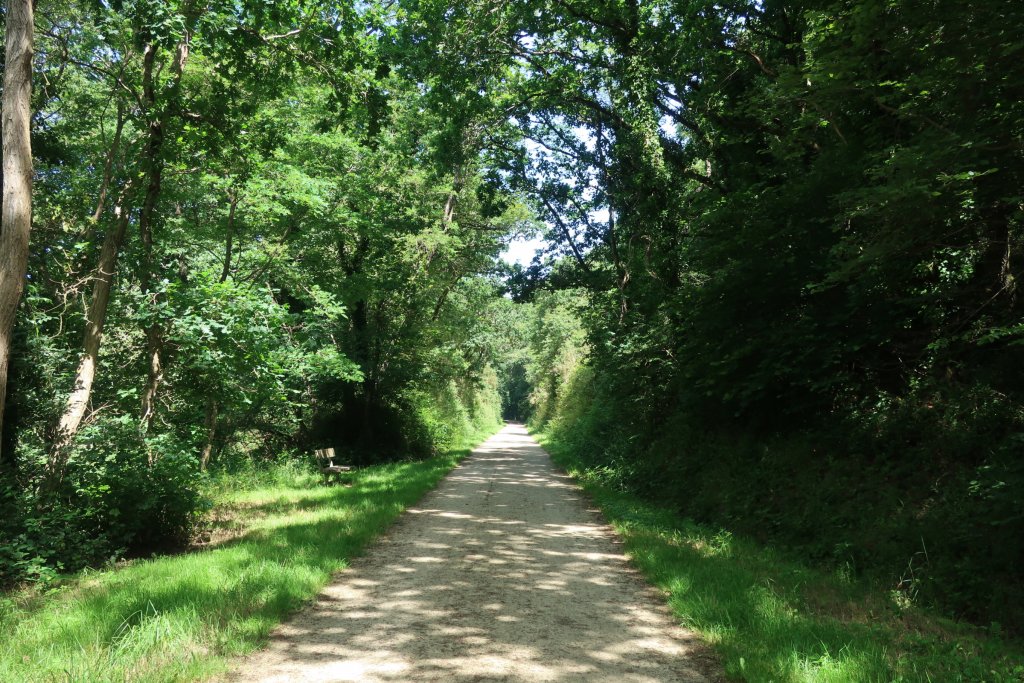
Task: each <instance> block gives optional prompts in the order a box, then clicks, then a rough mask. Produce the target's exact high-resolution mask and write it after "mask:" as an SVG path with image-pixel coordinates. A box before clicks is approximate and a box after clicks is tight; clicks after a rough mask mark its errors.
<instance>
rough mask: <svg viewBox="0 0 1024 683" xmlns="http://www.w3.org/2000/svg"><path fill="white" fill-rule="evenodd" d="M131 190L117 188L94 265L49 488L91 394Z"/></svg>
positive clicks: (52, 454) (58, 477)
mask: <svg viewBox="0 0 1024 683" xmlns="http://www.w3.org/2000/svg"><path fill="white" fill-rule="evenodd" d="M130 191H131V181H128V182H127V183H126V184H125V186H124V188H123V189H122V190H121V197H120V198H119V200H118V205H117V206H115V207H114V221H115V222H114V226H113V228H112V229H111V230H109V231H108V232H107V235H106V237H105V238H104V239H103V248H102V250H101V251H100V260H99V264H98V265H97V266H96V275H95V276H94V278H93V279H94V281H95V284H94V285H93V290H92V301H91V302H90V304H89V310H88V311H87V312H86V323H85V337H84V339H83V341H82V358H81V360H80V361H79V363H78V369H77V370H76V372H75V383H74V385H73V388H72V390H71V394H70V395H69V396H68V400H67V402H66V403H65V404H64V413H63V414H62V415H61V418H60V422H59V423H58V424H57V434H56V436H55V438H54V441H53V448H51V450H50V457H49V461H48V462H47V468H46V470H47V471H46V478H47V485H48V486H49V487H50V488H51V489H52V488H55V487H56V486H57V485H58V484H60V482H61V480H62V479H63V478H64V470H65V468H66V466H67V460H68V455H69V451H70V448H71V443H72V441H74V438H75V434H77V433H78V428H79V427H80V426H81V424H82V418H83V417H85V411H86V408H87V407H88V405H89V399H90V397H91V396H92V385H93V381H94V380H95V379H96V366H97V364H98V361H99V355H100V343H101V342H102V340H103V326H104V324H105V323H106V319H107V306H108V304H109V303H110V288H111V283H112V282H113V279H114V271H115V270H116V269H117V257H118V255H119V254H120V252H121V244H122V243H123V242H124V236H125V232H127V230H128V218H129V213H130V212H129V211H128V210H127V208H126V207H125V202H126V201H127V199H128V196H129V194H130Z"/></svg>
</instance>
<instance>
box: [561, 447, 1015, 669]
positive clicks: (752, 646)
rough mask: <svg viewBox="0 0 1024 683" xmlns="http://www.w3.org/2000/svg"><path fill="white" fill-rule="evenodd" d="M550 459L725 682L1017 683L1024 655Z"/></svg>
mask: <svg viewBox="0 0 1024 683" xmlns="http://www.w3.org/2000/svg"><path fill="white" fill-rule="evenodd" d="M542 442H543V444H544V446H545V447H546V448H547V449H548V450H549V451H550V452H551V453H552V455H553V457H554V459H555V461H556V462H557V463H558V464H559V465H560V466H562V467H563V468H565V469H566V470H567V471H568V472H569V473H570V474H571V475H572V476H573V477H574V478H575V479H576V480H577V481H579V482H580V483H581V484H582V485H583V487H584V489H585V490H586V491H587V493H588V494H589V495H590V496H591V497H592V499H593V500H594V501H595V502H596V503H597V504H598V506H599V507H600V508H601V510H602V511H603V512H604V514H605V516H606V517H607V519H608V520H609V521H610V522H611V523H612V524H613V525H614V526H615V528H616V529H617V530H618V532H619V533H620V534H621V535H622V537H623V539H624V541H625V546H626V551H627V553H628V554H629V556H630V557H631V558H632V561H633V562H634V563H635V565H636V566H637V567H638V568H639V569H640V570H641V571H642V572H643V573H644V574H645V575H646V576H647V578H648V579H649V580H650V581H651V582H652V583H653V584H654V585H656V586H657V587H658V588H660V589H662V590H663V591H665V594H666V596H667V600H668V602H669V605H670V606H671V608H672V610H673V612H674V613H675V615H676V617H677V618H678V619H679V620H680V622H681V623H683V624H684V625H685V626H687V627H689V628H692V629H694V630H695V631H697V632H698V633H700V634H701V635H702V636H703V637H704V638H705V639H706V640H707V641H709V642H710V643H711V644H712V645H713V646H714V647H715V648H716V649H717V651H718V652H719V653H720V655H721V658H722V662H723V666H724V668H725V672H726V674H727V676H728V677H729V678H731V679H733V680H742V681H750V682H752V683H759V682H762V681H765V682H767V681H773V682H775V683H784V682H785V683H789V682H792V683H796V682H803V681H815V682H821V683H840V682H841V683H854V682H857V683H861V682H863V683H868V682H875V681H878V682H882V681H892V682H899V683H912V682H913V683H916V682H921V683H968V682H970V683H981V682H988V683H1007V682H1010V681H1024V647H1022V646H1021V645H1020V643H1017V642H1014V641H1009V640H1006V639H1004V638H1003V637H1001V636H1000V635H999V634H997V633H993V632H990V631H985V630H983V629H979V628H977V627H973V626H970V625H967V624H964V623H959V622H954V621H951V620H948V619H944V618H942V617H939V616H936V615H934V614H931V613H929V612H928V611H926V610H923V609H920V608H918V607H916V606H914V605H912V604H907V603H906V602H905V601H901V600H900V599H899V597H900V596H899V595H889V594H885V593H881V592H879V591H877V590H874V589H873V587H872V586H870V585H868V584H867V583H865V582H863V581H861V580H858V579H856V578H855V577H854V576H853V573H852V572H851V571H849V570H843V569H840V570H837V571H833V572H827V571H824V570H822V569H816V568H811V567H809V566H808V565H806V564H804V563H801V562H799V561H797V560H796V559H795V558H793V557H788V556H786V555H785V554H783V553H781V552H778V551H776V550H773V549H772V548H770V547H767V546H765V545H763V544H760V543H757V542H755V541H753V540H750V539H748V538H744V537H741V536H737V535H734V534H732V533H731V532H730V531H729V530H727V529H725V528H722V527H717V526H712V525H702V524H697V523H695V522H693V521H691V520H688V519H685V518H683V517H681V516H679V515H678V514H677V513H675V512H674V511H673V510H670V509H667V508H663V507H659V506H658V505H655V504H652V503H650V502H647V501H645V500H643V499H642V498H640V497H639V496H637V495H635V494H633V493H629V492H626V491H623V490H622V489H621V487H620V486H617V485H616V484H617V481H616V476H617V475H616V473H615V472H614V471H612V470H609V469H608V468H601V467H588V466H586V465H585V464H584V463H583V462H582V461H581V460H580V459H579V458H578V457H577V456H576V454H575V453H574V451H573V450H572V449H571V448H570V447H569V446H568V445H567V444H565V443H564V442H560V441H558V440H557V439H552V438H551V437H550V434H548V435H545V436H544V437H542Z"/></svg>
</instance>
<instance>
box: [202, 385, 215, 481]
mask: <svg viewBox="0 0 1024 683" xmlns="http://www.w3.org/2000/svg"><path fill="white" fill-rule="evenodd" d="M205 426H206V441H205V442H204V443H203V452H202V453H201V454H200V456H199V469H201V470H202V471H203V472H205V471H206V468H207V467H208V466H209V464H210V456H211V455H212V454H213V439H214V437H215V436H216V435H217V401H216V400H215V399H212V398H211V399H209V400H208V401H207V402H206V420H205Z"/></svg>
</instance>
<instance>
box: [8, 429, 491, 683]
mask: <svg viewBox="0 0 1024 683" xmlns="http://www.w3.org/2000/svg"><path fill="white" fill-rule="evenodd" d="M479 436H480V437H481V438H482V437H483V436H485V435H484V434H481V435H479ZM468 452H469V449H468V448H467V449H463V450H460V451H454V452H451V453H448V454H446V455H442V456H438V457H435V458H431V459H430V460H425V461H419V462H406V463H395V464H389V465H381V466H375V467H368V468H366V469H363V470H360V471H359V472H357V473H356V474H355V475H354V477H353V485H352V486H351V487H340V486H335V487H331V488H325V487H322V486H321V487H317V486H310V485H305V486H296V485H295V482H294V481H287V479H288V478H285V479H286V481H285V482H284V483H282V482H281V481H278V482H277V483H274V484H272V485H270V486H268V487H265V488H258V489H255V490H248V491H222V492H221V499H220V501H219V506H218V507H220V508H221V509H222V510H228V511H230V514H229V515H227V517H228V518H230V520H231V521H232V523H233V525H234V526H236V527H238V526H241V527H242V528H236V529H235V530H234V533H233V534H232V535H234V536H235V538H233V539H231V540H229V541H226V542H224V543H222V544H219V545H216V546H215V547H213V548H211V549H208V550H203V551H199V552H191V553H186V554H181V555H176V556H170V557H159V558H155V559H150V560H144V561H135V562H132V563H130V564H128V565H127V566H124V567H120V568H117V569H114V570H107V571H93V572H86V573H83V574H80V575H78V576H75V577H72V578H70V579H68V580H67V581H65V582H64V583H63V584H62V585H61V586H59V587H57V588H52V589H50V590H49V591H46V592H39V591H34V592H23V593H20V594H15V595H9V596H7V597H4V598H0V681H19V682H20V681H51V680H53V681H74V682H75V683H79V682H85V681H88V682H93V681H96V682H106V681H128V680H130V681H184V680H197V679H199V680H201V679H207V678H210V677H213V676H215V675H217V674H219V673H222V672H223V671H225V670H226V668H227V666H228V663H229V658H230V657H232V656H235V655H239V654H243V653H246V652H250V651H252V650H254V649H256V648H257V647H259V645H260V644H262V643H263V642H265V639H266V637H267V635H268V633H269V632H270V630H271V629H272V628H273V627H274V626H275V625H276V624H278V623H280V622H281V621H282V619H284V618H285V617H286V616H288V615H289V614H291V613H293V612H294V611H295V610H297V609H299V608H300V607H302V606H303V605H304V604H306V603H307V602H308V601H309V600H311V599H312V598H313V597H314V596H316V594H317V593H318V592H319V591H320V589H321V588H323V586H324V585H326V584H327V582H328V581H329V580H330V577H331V575H332V574H333V573H334V572H336V571H338V570H340V569H343V568H344V567H345V566H346V564H347V562H348V560H350V559H351V558H352V557H354V556H356V555H358V554H359V553H360V552H361V551H362V550H363V549H364V548H365V547H366V546H367V544H368V543H369V542H370V541H372V540H373V539H374V538H375V537H376V536H378V535H379V534H380V533H381V532H382V531H384V530H385V529H386V528H387V527H388V526H389V525H390V524H391V522H393V521H394V520H395V518H396V517H398V515H399V514H400V513H401V512H402V511H403V510H404V509H405V508H406V507H407V506H409V505H410V504H412V503H414V502H416V501H417V500H419V498H420V497H422V496H423V495H424V494H425V493H426V492H427V491H429V490H430V489H431V488H433V487H434V486H435V485H436V484H437V482H438V481H439V480H440V479H441V477H443V476H444V475H445V474H446V473H447V472H448V471H449V470H450V469H451V468H452V467H454V466H455V465H456V464H457V463H458V461H459V460H460V459H461V458H462V457H463V456H464V455H466V454H467V453H468ZM300 483H301V482H300Z"/></svg>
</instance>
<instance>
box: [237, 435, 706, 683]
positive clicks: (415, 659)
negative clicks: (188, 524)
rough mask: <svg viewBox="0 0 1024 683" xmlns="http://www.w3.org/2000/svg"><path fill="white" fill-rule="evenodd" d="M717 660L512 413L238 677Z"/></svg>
mask: <svg viewBox="0 0 1024 683" xmlns="http://www.w3.org/2000/svg"><path fill="white" fill-rule="evenodd" d="M712 669H713V665H711V664H710V662H709V658H708V656H707V654H706V649H705V648H704V647H703V646H702V645H701V643H700V642H699V641H698V640H697V639H696V637H695V636H693V635H692V634H690V633H688V632H686V631H684V630H682V629H681V628H679V627H678V626H676V625H675V623H674V622H673V621H672V618H671V616H670V615H669V614H668V612H667V610H666V609H665V607H664V606H663V605H662V604H661V601H660V599H659V596H658V595H657V594H656V593H655V592H654V591H653V589H651V588H649V587H648V586H647V585H646V584H644V583H643V582H642V580H641V578H640V577H639V576H638V575H637V573H636V572H635V571H634V570H633V569H632V568H631V567H630V566H629V565H628V563H627V561H626V558H625V557H624V556H623V554H622V551H621V550H620V548H619V546H618V542H617V540H616V537H615V534H614V532H613V531H612V530H611V529H610V528H609V527H608V526H607V525H606V524H604V523H603V522H602V521H601V519H600V517H599V516H598V515H597V513H596V512H595V511H593V510H591V509H589V504H588V503H587V501H586V500H585V499H584V498H583V497H582V496H581V494H580V493H579V491H578V489H577V488H576V487H575V486H574V485H573V484H572V483H571V481H570V480H569V478H568V477H566V476H565V475H564V474H561V473H559V472H557V471H555V469H554V468H553V467H552V465H551V461H550V460H549V458H548V456H547V454H546V453H545V452H544V451H543V450H542V449H541V448H540V446H538V445H537V444H536V442H535V441H534V440H533V439H532V438H531V437H530V436H529V435H528V434H527V433H526V430H525V429H524V428H523V427H522V426H519V425H509V426H507V427H505V428H504V429H503V430H502V431H501V432H499V433H498V434H497V435H496V436H494V437H492V438H491V439H490V440H488V441H487V442H486V443H484V444H483V445H482V446H480V447H479V448H478V449H477V450H476V451H474V452H473V455H472V456H471V457H469V458H468V459H467V460H465V461H464V462H463V464H462V465H461V466H460V467H458V468H457V469H456V470H454V471H453V472H452V473H451V474H450V475H448V477H447V478H446V479H445V480H444V481H442V483H441V484H440V486H438V488H437V489H435V490H434V491H433V492H432V493H430V494H429V495H427V496H426V497H425V498H424V499H423V500H422V501H420V503H419V505H418V506H417V507H415V508H412V509H410V510H409V511H408V513H407V514H405V515H404V516H403V517H402V518H401V520H400V521H399V522H398V523H397V524H396V525H395V526H394V527H393V528H392V529H391V530H390V531H389V532H388V534H387V535H386V536H385V538H384V539H383V540H382V541H381V542H380V543H378V544H377V545H376V546H374V547H373V548H372V549H371V550H370V551H369V552H368V554H367V555H366V556H365V557H362V558H360V559H359V560H357V561H356V562H355V563H353V566H352V567H351V568H350V569H348V570H346V571H344V572H342V573H341V574H339V575H338V577H337V581H336V582H335V583H334V584H332V585H330V586H329V587H328V588H327V589H326V590H325V591H324V592H323V594H321V596H320V597H319V599H318V601H317V603H316V605H314V606H313V607H311V608H310V609H308V610H306V611H305V612H302V613H301V614H299V615H297V616H296V617H295V618H294V619H292V620H291V621H290V622H288V623H287V624H285V625H283V626H281V627H280V628H279V629H278V630H276V631H275V632H274V634H273V636H272V638H271V642H270V644H269V646H268V647H267V649H265V650H263V651H261V652H258V653H256V654H255V655H253V656H251V657H249V658H248V659H247V660H245V661H244V662H243V663H242V666H241V667H240V668H239V669H238V670H236V671H235V672H234V674H233V676H232V680H234V681H262V682H264V683H270V682H280V683H284V682H285V681H288V682H289V683H291V682H295V681H316V682H318V683H323V682H327V681H530V682H533V681H587V682H590V681H608V682H609V683H611V682H613V681H614V682H616V683H620V682H632V683H648V682H654V681H659V682H660V681H685V682H687V683H691V682H692V683H696V682H703V681H707V680H709V678H706V677H705V676H704V675H702V673H700V672H701V671H704V672H707V671H710V670H712Z"/></svg>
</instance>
